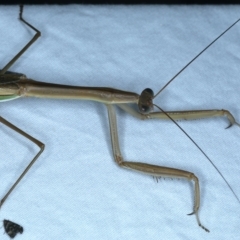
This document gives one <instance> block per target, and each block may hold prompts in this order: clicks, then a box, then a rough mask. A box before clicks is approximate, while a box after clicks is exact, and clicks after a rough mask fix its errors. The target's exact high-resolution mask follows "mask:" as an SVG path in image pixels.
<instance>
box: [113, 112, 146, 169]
mask: <svg viewBox="0 0 240 240" xmlns="http://www.w3.org/2000/svg"><path fill="white" fill-rule="evenodd" d="M109 111H112V109H110V110H109ZM113 121H114V120H113ZM116 151H118V149H117V150H116ZM145 167H146V166H145Z"/></svg>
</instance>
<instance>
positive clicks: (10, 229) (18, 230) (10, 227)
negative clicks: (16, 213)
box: [3, 219, 23, 238]
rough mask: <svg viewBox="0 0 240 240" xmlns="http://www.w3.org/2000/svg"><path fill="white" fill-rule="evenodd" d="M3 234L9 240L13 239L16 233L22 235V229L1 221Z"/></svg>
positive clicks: (6, 221)
mask: <svg viewBox="0 0 240 240" xmlns="http://www.w3.org/2000/svg"><path fill="white" fill-rule="evenodd" d="M3 226H4V229H5V232H6V233H7V234H8V236H9V237H10V238H14V237H15V236H16V235H17V234H18V233H21V234H22V233H23V227H22V226H20V225H18V224H17V223H14V222H11V221H9V220H5V219H4V220H3Z"/></svg>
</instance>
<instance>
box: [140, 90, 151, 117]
mask: <svg viewBox="0 0 240 240" xmlns="http://www.w3.org/2000/svg"><path fill="white" fill-rule="evenodd" d="M153 97H154V94H153V90H152V89H150V88H146V89H144V90H143V91H142V93H141V95H140V96H139V101H138V108H139V111H140V112H141V113H149V112H150V111H152V109H153V102H152V100H153Z"/></svg>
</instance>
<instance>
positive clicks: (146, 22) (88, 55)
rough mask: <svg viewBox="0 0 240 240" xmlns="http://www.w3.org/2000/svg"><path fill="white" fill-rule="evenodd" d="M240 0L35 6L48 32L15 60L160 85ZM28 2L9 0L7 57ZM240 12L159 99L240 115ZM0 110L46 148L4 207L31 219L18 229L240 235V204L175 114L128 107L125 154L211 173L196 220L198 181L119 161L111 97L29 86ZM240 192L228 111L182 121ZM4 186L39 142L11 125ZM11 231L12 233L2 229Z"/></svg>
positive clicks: (68, 75)
mask: <svg viewBox="0 0 240 240" xmlns="http://www.w3.org/2000/svg"><path fill="white" fill-rule="evenodd" d="M239 10H240V7H239V6H234V7H230V6H221V7H217V6H206V7H199V6H194V7H191V6H190V7H184V6H181V7H179V6H82V5H68V6H47V5H46V6H26V7H25V11H24V17H25V19H26V20H27V21H29V22H30V23H31V24H33V25H34V26H35V27H36V28H38V29H39V30H40V31H41V32H42V37H41V38H40V39H39V40H38V41H37V42H36V43H35V44H34V45H33V46H32V47H31V48H30V49H29V50H28V51H27V52H26V53H25V54H24V55H23V56H22V57H21V58H20V59H19V61H17V62H16V64H14V66H12V67H11V69H10V70H11V71H15V72H21V73H24V74H26V75H27V76H28V77H29V78H32V79H35V80H39V81H44V82H53V83H62V84H69V85H80V86H81V85H82V86H100V87H113V88H119V89H122V90H127V91H133V92H136V93H140V92H141V91H142V90H143V89H144V88H146V87H150V88H152V89H153V90H154V91H155V92H157V91H158V90H159V89H160V88H161V87H162V86H163V85H164V84H165V83H166V82H167V81H168V80H169V79H170V78H171V77H172V76H174V75H175V74H176V73H177V72H178V71H179V70H180V69H181V68H182V67H183V66H184V65H185V64H186V63H187V62H189V61H190V60H191V59H192V58H193V57H194V56H195V55H196V54H198V53H199V52H200V51H201V50H202V49H203V48H204V47H205V46H206V45H208V44H209V43H210V42H211V41H212V40H213V39H215V38H216V37H217V36H218V35H219V34H220V33H221V32H222V31H224V30H225V29H226V28H228V27H229V26H230V25H231V24H232V23H233V22H234V21H236V20H237V18H239ZM18 12H19V9H18V6H11V7H4V6H1V7H0V16H1V17H0V29H1V45H0V56H1V67H3V66H5V64H6V63H7V62H8V61H9V60H10V59H11V58H12V57H13V56H14V55H15V54H16V53H17V52H18V51H19V50H20V49H21V48H22V47H23V46H24V45H25V44H26V43H27V41H28V40H29V39H30V38H31V37H32V36H33V32H32V31H31V30H29V28H28V27H26V26H25V25H24V24H22V23H21V22H19V21H18ZM239 39H240V24H237V25H236V26H235V27H234V28H233V29H231V31H229V32H228V33H227V34H226V35H224V36H223V37H222V38H221V39H220V40H219V41H218V42H217V43H215V44H214V46H212V47H211V48H210V49H209V50H207V51H206V52H205V53H204V54H203V55H202V56H201V57H200V58H198V59H197V60H196V61H195V62H194V63H193V64H192V65H191V66H190V67H189V68H187V70H185V71H184V72H183V73H182V74H181V75H180V76H179V77H178V78H177V79H176V80H175V81H174V82H173V83H171V84H170V85H169V86H168V88H167V89H165V90H164V91H163V92H162V94H161V95H160V96H158V98H156V99H155V103H156V104H158V105H160V106H161V107H162V108H163V109H165V110H187V109H189V110H192V109H222V108H223V109H228V110H229V111H231V112H232V114H233V115H234V116H235V118H236V120H238V121H240V109H239V101H240V96H239V90H240V77H239V75H240V68H239V66H240V41H239ZM0 106H1V108H0V110H1V116H3V117H4V118H6V119H7V120H9V121H10V122H12V123H13V124H15V125H17V126H18V127H20V128H21V129H23V130H24V131H26V132H28V133H29V134H31V135H32V136H33V137H35V138H37V139H39V140H40V141H42V142H43V143H45V145H46V148H45V151H44V152H43V154H42V155H41V156H40V158H39V160H38V161H37V162H36V163H35V165H34V166H33V167H32V169H31V170H30V171H29V173H28V174H27V175H26V176H25V178H24V179H23V180H22V181H21V183H20V184H19V185H18V186H17V188H16V189H15V190H14V192H12V194H11V195H10V197H9V198H8V199H7V201H6V202H5V204H4V205H3V207H2V209H1V211H0V219H10V220H12V221H14V222H16V223H19V224H21V225H22V226H23V227H24V233H23V234H22V235H18V236H17V237H16V239H19V240H20V239H32V240H34V239H41V240H43V239H48V240H49V239H69V240H71V239H84V240H88V239H89V240H90V239H101V240H105V239H112V240H116V239H129V240H132V239H138V240H142V239H185V240H186V239H232V240H234V239H239V235H240V228H239V222H240V204H239V202H237V200H236V199H235V197H234V196H233V194H232V193H231V192H230V190H229V188H228V187H227V185H226V184H225V182H224V181H223V180H222V178H221V177H220V176H219V174H218V173H217V172H216V170H215V169H214V168H213V167H212V166H211V165H210V163H209V162H208V160H207V159H206V158H205V157H204V156H203V155H202V154H201V153H200V152H199V151H198V150H197V149H196V147H195V146H194V145H193V144H192V143H191V142H190V141H189V140H188V139H187V137H186V136H185V135H184V134H183V133H182V132H181V131H180V130H179V129H178V128H177V127H176V126H175V125H174V124H173V123H171V122H169V121H160V120H152V121H145V122H143V121H139V120H137V119H134V118H133V117H131V116H128V115H127V114H126V113H124V112H122V111H118V125H119V136H120V144H121V148H122V152H123V156H124V157H125V158H126V159H127V160H129V161H140V162H146V163H152V164H156V165H163V166H169V167H175V168H180V169H184V170H188V171H191V172H194V173H195V174H196V175H197V176H198V177H199V180H200V185H201V209H200V219H201V221H202V223H203V224H204V225H205V226H206V227H207V228H209V229H210V231H211V232H210V233H206V232H205V231H203V230H202V229H201V228H199V227H198V225H197V223H196V219H195V216H187V215H186V214H187V213H190V212H192V206H193V188H192V184H190V183H188V182H187V181H183V180H167V179H166V180H164V179H161V180H160V181H159V182H158V183H156V181H154V180H153V179H152V178H151V177H149V176H144V175H141V174H138V173H134V172H131V171H127V170H123V169H120V168H119V167H118V166H117V165H116V164H115V163H114V161H113V157H112V150H111V145H110V137H109V129H108V120H107V114H106V108H105V106H104V105H101V104H99V103H94V102H87V101H75V100H48V99H34V98H28V99H27V98H26V99H24V98H22V99H18V100H15V101H9V102H3V103H1V105H0ZM179 123H180V124H181V126H182V127H183V128H184V129H185V130H186V131H187V132H188V133H189V134H190V136H191V137H192V138H193V139H194V140H195V141H196V142H197V143H198V144H199V145H200V147H202V149H203V150H204V151H205V152H206V154H208V155H209V157H210V158H211V159H212V161H213V162H214V163H215V164H216V165H217V166H218V168H219V170H220V171H221V172H222V174H223V175H224V176H225V178H226V179H227V180H228V181H229V183H230V185H231V186H232V188H233V189H234V191H235V193H236V194H237V195H238V197H239V198H240V188H239V174H240V159H239V155H240V154H239V148H240V141H239V139H240V129H239V128H238V127H237V126H233V127H232V128H230V129H228V130H225V127H226V126H227V125H228V122H227V119H225V118H224V117H222V118H213V119H206V120H195V121H189V122H185V121H181V122H179ZM0 144H1V146H0V147H1V151H0V160H1V164H0V180H1V181H0V183H1V184H0V194H1V196H3V195H4V193H5V192H6V191H7V189H9V187H10V186H11V184H12V183H13V181H14V179H16V178H17V177H18V176H19V174H20V173H21V172H22V170H23V169H24V168H25V166H26V165H27V163H28V162H29V161H30V160H31V159H32V157H33V156H34V155H35V154H36V153H37V151H38V148H37V147H35V146H34V144H33V143H31V142H29V141H27V140H25V139H24V138H23V137H21V136H19V135H18V134H17V133H14V132H13V131H11V130H9V129H8V128H6V127H4V126H3V125H1V138H0ZM1 232H2V234H3V235H1V233H0V235H1V237H0V238H1V239H9V238H8V236H7V235H6V234H5V235H4V233H3V232H4V229H3V228H2V229H1Z"/></svg>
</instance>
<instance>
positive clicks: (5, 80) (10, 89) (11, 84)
mask: <svg viewBox="0 0 240 240" xmlns="http://www.w3.org/2000/svg"><path fill="white" fill-rule="evenodd" d="M20 16H21V13H20ZM25 23H26V22H25ZM30 27H32V26H30ZM35 30H36V29H35ZM38 36H39V32H38V33H37V35H36V37H35V38H33V40H32V41H30V42H29V46H30V45H31V44H32V43H33V42H34V41H35V40H36V39H37V38H38ZM25 51H26V49H23V51H22V52H20V53H19V55H17V56H16V57H15V58H13V60H12V62H10V63H9V64H7V65H6V66H5V67H4V68H3V69H2V70H1V72H0V74H1V75H0V76H1V81H2V84H1V89H0V95H1V97H2V100H8V99H9V98H11V97H12V98H15V97H16V96H17V95H19V94H20V95H21V94H23V95H24V96H39V97H50V98H70V99H72V98H76V99H82V98H83V95H85V97H86V99H87V100H94V98H95V100H96V101H102V99H101V98H102V96H104V97H106V99H107V100H103V101H105V102H104V103H105V104H106V106H107V108H108V113H109V119H110V126H111V132H112V134H111V136H112V142H113V146H115V147H113V151H114V156H115V160H116V162H117V163H118V164H119V165H121V166H122V167H126V168H130V169H134V170H139V171H141V172H144V173H147V172H148V174H149V172H151V171H155V172H156V173H155V174H154V175H155V176H156V177H159V176H162V175H165V174H166V175H167V176H170V177H174V176H176V177H184V178H187V179H188V180H189V179H190V178H191V177H192V179H195V181H196V189H197V188H198V183H197V179H196V178H195V176H194V175H192V174H191V173H189V172H186V171H181V170H177V169H169V168H160V167H158V166H154V165H149V164H142V163H135V162H123V159H122V157H121V154H120V150H119V147H118V138H117V133H116V127H115V126H116V123H115V122H116V121H115V112H114V111H115V110H114V108H113V106H112V105H110V104H109V103H110V102H109V95H110V93H117V94H118V96H117V99H118V100H117V101H116V102H114V104H116V105H118V106H119V107H120V108H122V109H123V110H125V111H127V112H129V113H130V114H133V115H134V116H135V117H140V118H151V117H154V118H165V119H167V118H168V116H167V115H166V114H165V113H157V114H153V113H150V114H148V115H143V114H139V113H136V112H135V111H134V110H131V109H130V108H129V107H128V106H127V105H126V104H125V103H137V101H138V98H139V96H138V95H137V94H134V93H129V92H121V91H118V90H116V91H115V90H114V89H101V88H92V89H91V92H89V89H90V88H77V87H68V86H57V85H52V84H47V83H40V82H34V81H32V80H30V79H26V78H25V77H24V76H22V77H20V75H16V74H14V73H9V74H5V73H6V71H7V70H8V69H9V68H10V66H11V65H12V64H13V63H14V62H15V61H16V60H17V59H18V58H19V57H20V55H21V54H22V53H23V52H25ZM20 78H22V79H20ZM18 86H20V88H19V89H20V91H19V89H18ZM27 88H29V91H28V90H27V91H26V89H27ZM49 89H50V90H49ZM42 90H43V91H42ZM96 90H97V91H96ZM105 90H106V91H105ZM86 91H87V94H86ZM79 92H80V93H81V95H79ZM83 92H84V93H83ZM149 92H150V91H149V90H147V91H145V92H144V93H143V95H145V94H146V95H148V94H149ZM74 95H75V96H74ZM119 100H120V101H119ZM110 101H111V100H110ZM150 102H151V100H150ZM140 106H141V105H140ZM150 107H151V106H150ZM224 114H226V115H227V116H228V119H229V120H230V123H235V120H234V118H233V117H232V115H231V114H230V113H229V112H228V111H222V110H219V111H218V110H217V111H216V110H214V111H209V110H207V111H203V110H202V111H198V112H197V111H194V112H193V113H191V112H190V111H185V112H184V113H183V115H172V114H171V113H170V114H169V115H170V116H171V117H172V118H174V119H178V118H180V119H182V118H184V119H187V118H189V119H194V118H198V119H199V118H203V117H212V116H221V115H224ZM176 116H177V117H176ZM1 120H2V122H3V123H5V124H7V125H8V126H9V127H11V128H14V126H13V125H11V124H10V123H9V122H7V121H6V120H4V119H3V118H1ZM15 130H16V131H18V132H19V133H21V134H25V136H26V137H28V138H30V139H31V140H33V141H35V143H37V144H38V145H39V146H41V151H43V144H42V143H40V142H39V141H37V140H36V139H33V138H32V137H30V136H29V135H27V134H26V133H24V132H23V131H21V130H20V129H16V128H15ZM41 151H40V152H39V154H38V155H37V156H36V158H37V157H38V156H39V155H40V153H41ZM36 158H35V159H36ZM33 162H34V160H33ZM33 162H32V163H33ZM29 167H31V165H30V166H29ZM28 169H29V168H27V170H28ZM24 174H25V173H24ZM150 175H151V174H150ZM19 180H20V179H19ZM14 187H15V185H14V186H13V188H14ZM13 188H11V189H10V191H9V192H8V193H7V194H6V195H5V196H4V197H3V199H2V201H1V205H2V204H3V203H4V201H5V200H6V198H7V197H8V195H9V194H10V193H11V191H12V190H13ZM195 194H196V198H195V207H194V213H195V214H196V216H197V220H198V224H199V225H200V226H202V225H201V223H200V220H199V218H198V207H199V204H200V195H199V193H197V192H195ZM202 227H203V226H202ZM203 228H204V229H205V230H207V229H206V228H205V227H203Z"/></svg>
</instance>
